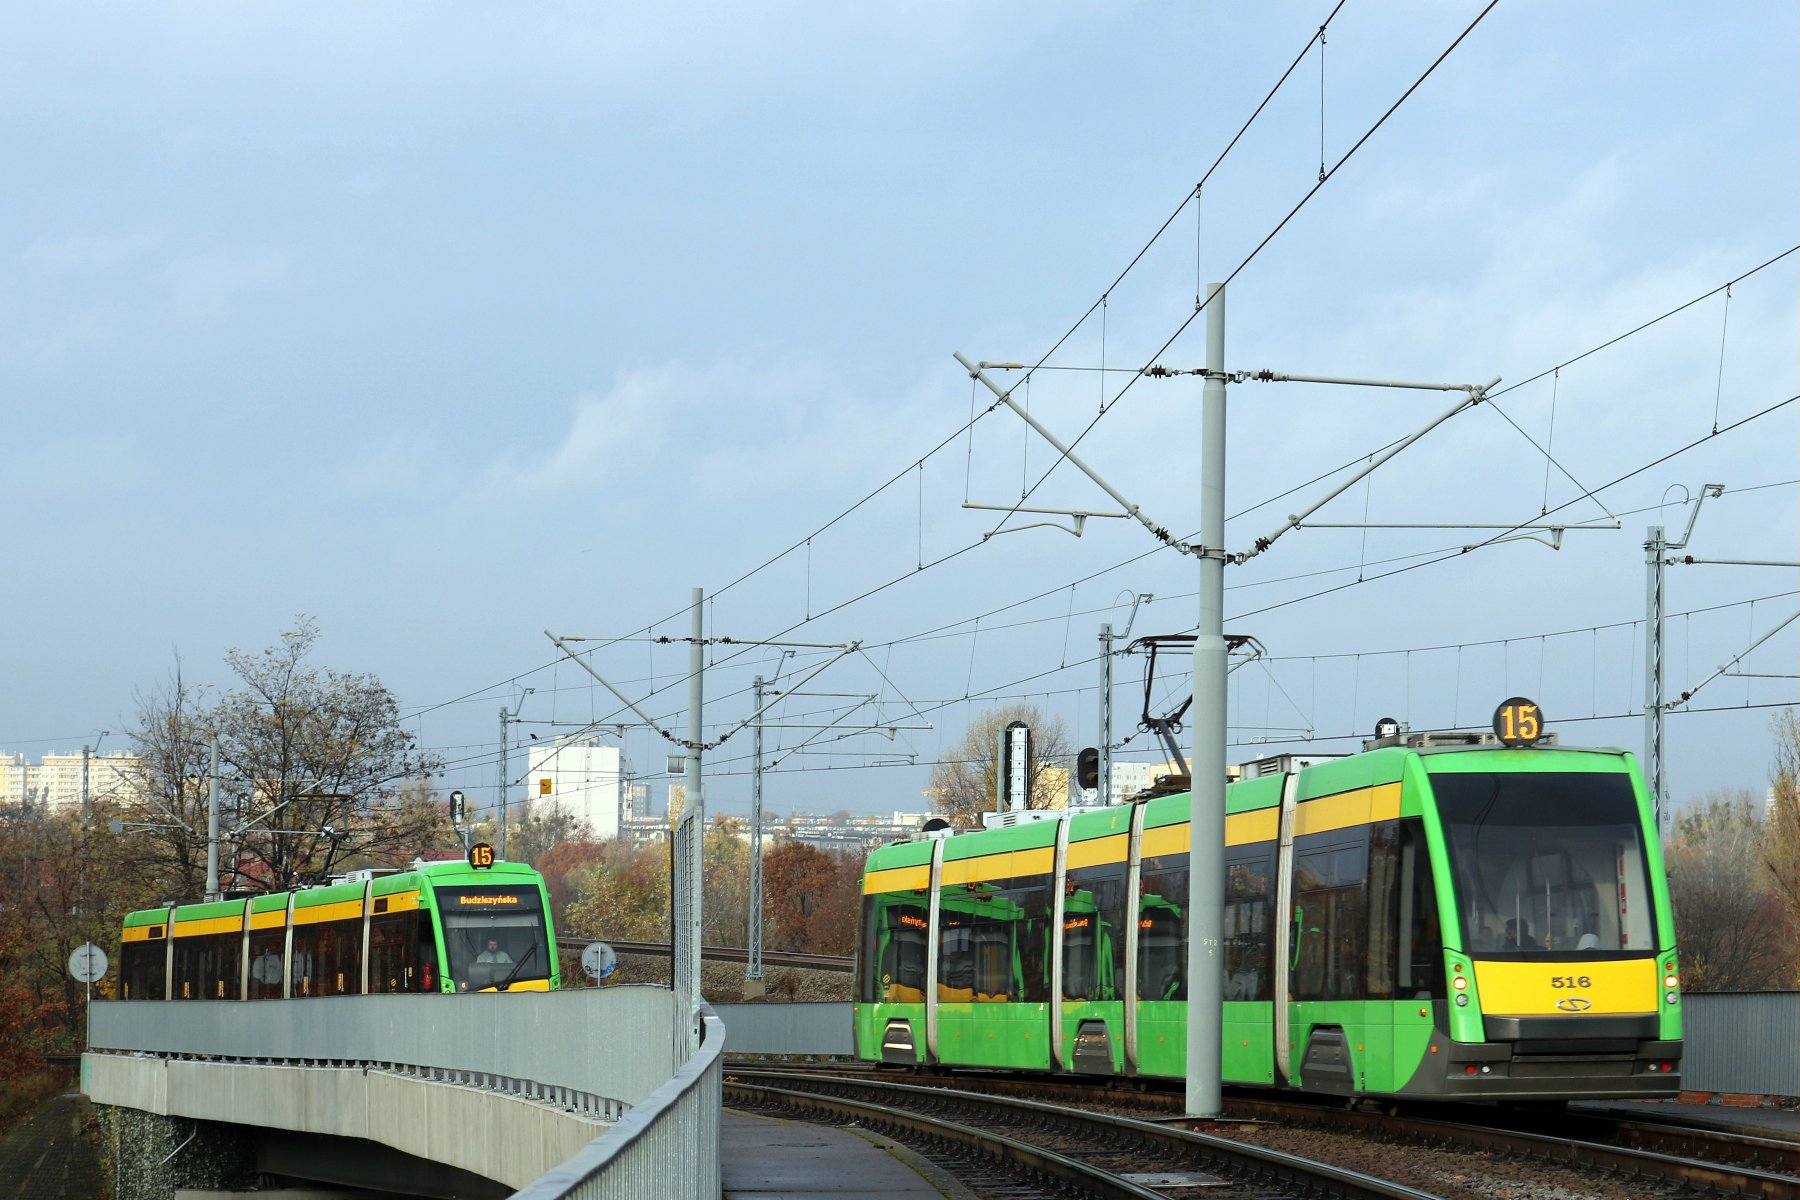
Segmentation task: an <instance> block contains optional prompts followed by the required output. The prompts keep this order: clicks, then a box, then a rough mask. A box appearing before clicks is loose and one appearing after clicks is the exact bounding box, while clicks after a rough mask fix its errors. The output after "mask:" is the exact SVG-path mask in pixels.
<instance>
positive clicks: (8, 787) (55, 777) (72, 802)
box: [0, 753, 138, 810]
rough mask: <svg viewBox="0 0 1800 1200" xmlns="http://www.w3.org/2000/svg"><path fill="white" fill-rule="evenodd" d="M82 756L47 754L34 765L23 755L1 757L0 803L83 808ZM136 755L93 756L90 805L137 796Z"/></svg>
mask: <svg viewBox="0 0 1800 1200" xmlns="http://www.w3.org/2000/svg"><path fill="white" fill-rule="evenodd" d="M81 761H82V760H81V755H80V753H75V754H46V755H44V757H43V760H42V761H40V762H38V763H36V764H33V763H29V762H26V761H25V756H24V755H23V754H0V804H22V803H30V804H34V805H38V806H41V807H43V808H47V809H53V810H61V809H78V808H80V807H81ZM137 766H138V759H137V756H136V755H134V754H90V755H88V758H87V794H88V799H89V801H90V802H97V801H101V800H110V801H114V802H119V803H123V802H127V801H130V800H131V799H133V798H134V797H135V796H136V795H137V785H136V783H135V782H134V780H133V773H134V772H135V771H136V770H137Z"/></svg>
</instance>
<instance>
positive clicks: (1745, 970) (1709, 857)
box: [1665, 788, 1794, 992]
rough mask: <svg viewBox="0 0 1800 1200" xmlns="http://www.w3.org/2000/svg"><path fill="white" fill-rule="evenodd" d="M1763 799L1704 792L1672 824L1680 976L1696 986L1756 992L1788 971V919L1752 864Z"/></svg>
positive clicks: (1791, 949) (1672, 896) (1791, 950)
mask: <svg viewBox="0 0 1800 1200" xmlns="http://www.w3.org/2000/svg"><path fill="white" fill-rule="evenodd" d="M1761 808H1762V805H1761V802H1760V800H1759V798H1758V797H1756V796H1755V795H1754V794H1752V793H1751V792H1749V791H1747V790H1745V789H1741V788H1740V789H1730V790H1724V791H1718V792H1712V793H1709V794H1708V795H1707V796H1705V797H1703V798H1702V799H1701V801H1700V802H1699V803H1698V804H1697V805H1695V806H1694V807H1692V808H1690V809H1688V810H1687V811H1686V812H1684V813H1682V814H1681V816H1680V817H1679V818H1678V819H1677V820H1676V823H1675V834H1674V837H1673V838H1672V839H1671V840H1670V842H1669V845H1668V848H1667V851H1666V853H1665V858H1666V860H1667V864H1668V871H1669V897H1670V900H1671V901H1672V902H1673V904H1674V907H1675V926H1676V937H1677V942H1678V944H1679V945H1680V947H1681V958H1682V978H1683V981H1684V983H1686V985H1687V986H1688V987H1690V988H1692V989H1694V990H1696V991H1709V992H1723V991H1753V990H1757V989H1761V988H1767V987H1772V986H1777V985H1778V983H1780V982H1782V981H1785V980H1791V979H1792V978H1793V965H1792V964H1793V956H1794V934H1793V926H1792V925H1791V924H1789V923H1786V922H1784V921H1783V919H1782V906H1781V904H1780V902H1779V900H1778V899H1777V898H1776V896H1775V895H1774V893H1773V891H1772V890H1771V889H1770V888H1769V887H1767V886H1766V884H1765V877H1764V873H1763V872H1761V871H1759V870H1757V869H1756V864H1757V863H1758V861H1759V858H1760V851H1761V846H1762V842H1763V819H1762V812H1761Z"/></svg>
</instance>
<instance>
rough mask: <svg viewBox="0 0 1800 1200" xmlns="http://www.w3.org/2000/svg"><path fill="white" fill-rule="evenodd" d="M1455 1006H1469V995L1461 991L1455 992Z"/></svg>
mask: <svg viewBox="0 0 1800 1200" xmlns="http://www.w3.org/2000/svg"><path fill="white" fill-rule="evenodd" d="M1456 1007H1458V1008H1467V1007H1469V997H1468V996H1467V995H1465V994H1464V993H1462V992H1458V993H1456Z"/></svg>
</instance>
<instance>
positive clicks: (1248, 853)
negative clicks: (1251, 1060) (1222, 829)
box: [1224, 844, 1274, 1000]
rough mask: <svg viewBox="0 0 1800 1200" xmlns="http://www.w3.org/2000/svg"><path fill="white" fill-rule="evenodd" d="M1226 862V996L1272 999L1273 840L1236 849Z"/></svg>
mask: <svg viewBox="0 0 1800 1200" xmlns="http://www.w3.org/2000/svg"><path fill="white" fill-rule="evenodd" d="M1227 853H1228V855H1229V856H1230V857H1229V859H1228V861H1227V863H1226V867H1225V912H1224V919H1225V925H1224V932H1225V999H1227V1000H1267V999H1269V998H1270V997H1271V996H1272V995H1273V994H1274V977H1273V972H1272V971H1271V969H1270V964H1271V962H1272V961H1273V947H1272V945H1271V939H1270V937H1269V878H1270V873H1271V868H1272V864H1273V853H1274V849H1273V847H1272V846H1270V845H1267V844H1265V845H1261V846H1253V847H1244V848H1233V849H1232V850H1230V851H1227Z"/></svg>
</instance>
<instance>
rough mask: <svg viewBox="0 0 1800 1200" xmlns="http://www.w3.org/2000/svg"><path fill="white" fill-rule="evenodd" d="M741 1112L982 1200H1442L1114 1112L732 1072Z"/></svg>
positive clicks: (730, 1090) (842, 1078)
mask: <svg viewBox="0 0 1800 1200" xmlns="http://www.w3.org/2000/svg"><path fill="white" fill-rule="evenodd" d="M725 1096H726V1099H727V1100H728V1101H729V1102H731V1103H732V1104H733V1105H734V1106H736V1107H749V1108H754V1109H757V1110H760V1111H765V1112H775V1113H779V1114H785V1115H798V1116H801V1117H803V1118H804V1119H807V1120H811V1121H827V1122H833V1123H846V1124H847V1123H855V1124H857V1125H860V1126H862V1127H864V1128H870V1129H874V1130H876V1131H878V1132H880V1133H882V1134H884V1135H886V1136H888V1137H892V1138H894V1139H895V1140H896V1141H901V1142H905V1143H907V1144H908V1145H911V1146H913V1147H914V1148H915V1149H916V1150H918V1151H919V1152H920V1153H922V1154H923V1155H924V1156H925V1157H926V1158H928V1159H930V1160H931V1161H933V1162H935V1163H937V1164H938V1165H939V1166H941V1167H943V1168H945V1169H946V1170H948V1171H950V1172H951V1173H952V1174H954V1175H955V1176H956V1177H957V1178H958V1179H959V1180H960V1181H961V1182H962V1183H963V1184H964V1185H965V1186H966V1187H968V1188H970V1189H971V1190H972V1191H974V1192H975V1193H976V1194H977V1195H978V1196H996V1197H998V1196H1004V1197H1007V1198H1008V1200H1025V1198H1026V1197H1037V1196H1044V1197H1050V1196H1066V1195H1070V1194H1074V1195H1080V1196H1095V1197H1106V1198H1108V1200H1115V1198H1116V1200H1185V1198H1188V1197H1193V1198H1198V1197H1202V1196H1205V1197H1215V1198H1218V1200H1303V1198H1305V1200H1311V1198H1316V1197H1341V1198H1343V1200H1440V1198H1438V1197H1436V1196H1434V1195H1433V1194H1432V1193H1430V1192H1423V1191H1419V1190H1418V1189H1416V1188H1410V1187H1406V1186H1404V1185H1400V1184H1395V1183H1389V1182H1387V1181H1385V1180H1381V1179H1377V1178H1375V1177H1373V1176H1369V1175H1364V1174H1361V1173H1359V1172H1356V1171H1349V1170H1345V1169H1343V1168H1340V1167H1334V1166H1330V1165H1328V1164H1325V1163H1319V1162H1313V1161H1310V1160H1308V1159H1304V1158H1300V1157H1298V1156H1296V1155H1291V1154H1284V1153H1281V1152H1279V1151H1273V1150H1264V1149H1261V1148H1259V1147H1255V1146H1247V1145H1244V1144H1241V1143H1238V1142H1233V1141H1230V1140H1228V1139H1226V1138H1220V1137H1215V1136H1212V1135H1210V1134H1204V1133H1198V1132H1193V1131H1190V1130H1186V1129H1178V1128H1173V1127H1171V1126H1168V1125H1159V1124H1155V1123H1153V1122H1149V1121H1140V1120H1136V1119H1134V1118H1130V1117H1122V1116H1115V1115H1112V1114H1109V1113H1097V1112H1090V1111H1086V1110H1083V1109H1072V1108H1068V1107H1065V1106H1062V1105H1057V1104H1044V1103H1040V1102H1037V1101H1032V1100H1019V1099H1013V1098H1011V1097H1005V1096H995V1095H988V1094H983V1093H977V1092H965V1091H951V1090H947V1089H944V1088H931V1087H921V1086H919V1085H917V1084H905V1083H891V1082H887V1081H885V1080H874V1079H866V1078H857V1077H854V1076H850V1075H847V1074H832V1075H820V1074H807V1073H797V1072H785V1071H764V1070H744V1069H732V1070H728V1071H727V1072H726V1078H725Z"/></svg>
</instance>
